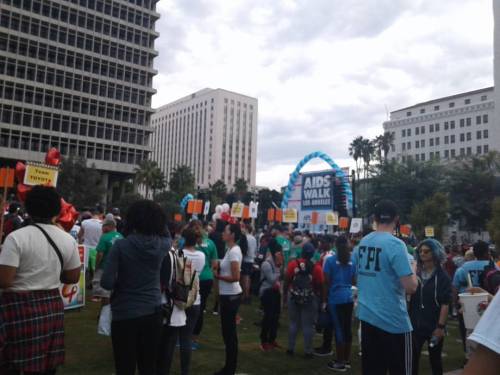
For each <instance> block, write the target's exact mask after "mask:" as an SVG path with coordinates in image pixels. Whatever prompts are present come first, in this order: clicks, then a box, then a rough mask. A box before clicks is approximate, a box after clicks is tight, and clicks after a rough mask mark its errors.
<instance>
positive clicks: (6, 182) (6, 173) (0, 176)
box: [0, 168, 15, 188]
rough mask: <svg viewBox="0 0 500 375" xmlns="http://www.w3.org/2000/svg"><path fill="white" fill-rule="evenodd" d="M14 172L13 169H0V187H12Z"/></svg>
mask: <svg viewBox="0 0 500 375" xmlns="http://www.w3.org/2000/svg"><path fill="white" fill-rule="evenodd" d="M14 172H15V170H14V169H13V168H0V187H2V188H12V187H14Z"/></svg>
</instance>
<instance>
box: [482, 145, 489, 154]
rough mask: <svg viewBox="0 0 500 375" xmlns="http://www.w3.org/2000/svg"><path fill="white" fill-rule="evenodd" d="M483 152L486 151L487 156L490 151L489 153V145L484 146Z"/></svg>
mask: <svg viewBox="0 0 500 375" xmlns="http://www.w3.org/2000/svg"><path fill="white" fill-rule="evenodd" d="M483 150H484V153H485V154H487V153H488V151H489V146H488V145H484V146H483Z"/></svg>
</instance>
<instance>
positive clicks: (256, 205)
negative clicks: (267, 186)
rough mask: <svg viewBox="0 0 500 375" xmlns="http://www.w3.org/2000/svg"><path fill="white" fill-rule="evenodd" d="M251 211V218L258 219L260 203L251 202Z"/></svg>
mask: <svg viewBox="0 0 500 375" xmlns="http://www.w3.org/2000/svg"><path fill="white" fill-rule="evenodd" d="M249 210H250V217H251V218H252V219H257V216H258V210H259V202H253V201H252V202H250V205H249Z"/></svg>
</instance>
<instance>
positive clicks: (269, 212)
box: [267, 208, 275, 221]
mask: <svg viewBox="0 0 500 375" xmlns="http://www.w3.org/2000/svg"><path fill="white" fill-rule="evenodd" d="M274 213H275V212H274V208H270V209H268V210H267V221H274Z"/></svg>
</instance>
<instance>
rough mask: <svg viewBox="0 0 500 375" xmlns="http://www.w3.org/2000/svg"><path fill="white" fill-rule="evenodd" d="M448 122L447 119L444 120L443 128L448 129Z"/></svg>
mask: <svg viewBox="0 0 500 375" xmlns="http://www.w3.org/2000/svg"><path fill="white" fill-rule="evenodd" d="M449 126H450V124H449V123H448V121H445V122H444V130H448V128H449Z"/></svg>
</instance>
